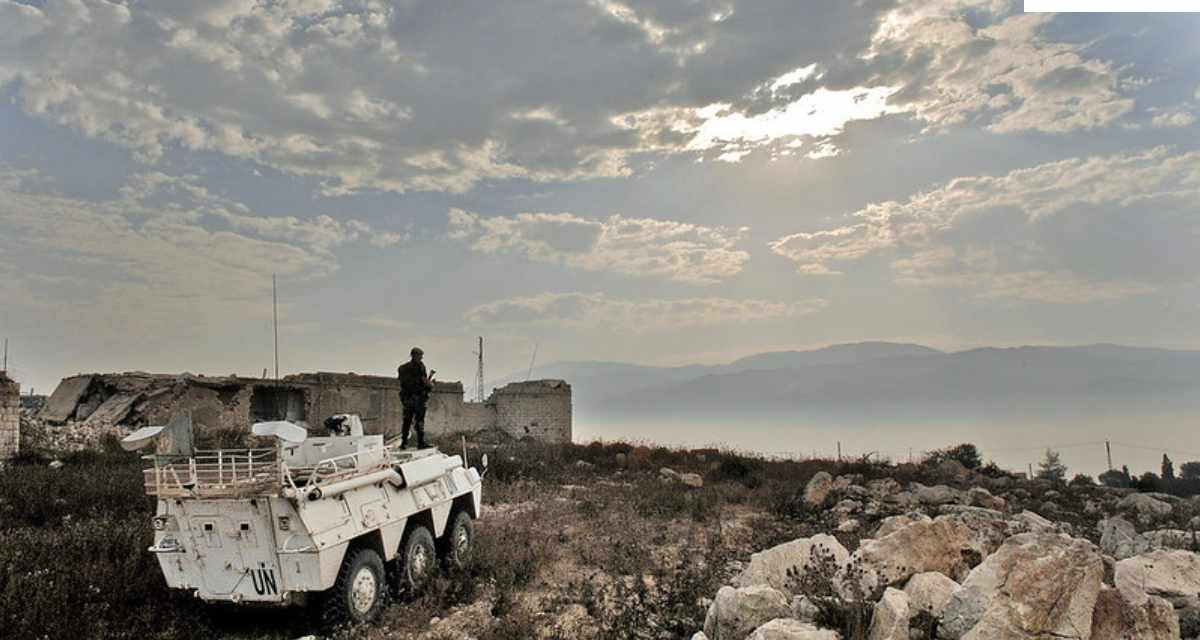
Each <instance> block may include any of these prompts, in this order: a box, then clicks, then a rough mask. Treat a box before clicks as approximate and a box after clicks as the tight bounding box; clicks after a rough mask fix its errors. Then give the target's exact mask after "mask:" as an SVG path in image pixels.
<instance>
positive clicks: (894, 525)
mask: <svg viewBox="0 0 1200 640" xmlns="http://www.w3.org/2000/svg"><path fill="white" fill-rule="evenodd" d="M914 522H933V518H930V517H929V516H927V515H925V514H923V513H905V514H903V515H898V516H889V517H887V518H884V519H883V520H882V521H881V522H880V523H879V528H878V529H877V530H876V531H875V537H876V538H882V537H884V536H887V535H890V534H892V533H895V532H897V531H899V530H900V529H903V528H904V527H907V526H908V525H910V524H912V523H914Z"/></svg>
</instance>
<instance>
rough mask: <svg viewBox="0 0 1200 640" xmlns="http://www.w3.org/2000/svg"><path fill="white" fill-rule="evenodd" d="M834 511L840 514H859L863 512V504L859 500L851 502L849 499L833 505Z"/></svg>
mask: <svg viewBox="0 0 1200 640" xmlns="http://www.w3.org/2000/svg"><path fill="white" fill-rule="evenodd" d="M833 510H834V511H837V512H839V513H858V512H859V511H862V503H861V502H859V501H858V500H850V499H849V498H847V499H846V500H842V501H841V502H838V503H837V504H835V505H833Z"/></svg>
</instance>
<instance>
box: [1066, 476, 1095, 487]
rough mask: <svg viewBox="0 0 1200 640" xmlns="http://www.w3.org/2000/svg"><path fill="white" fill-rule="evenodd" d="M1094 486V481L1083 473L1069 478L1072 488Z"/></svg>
mask: <svg viewBox="0 0 1200 640" xmlns="http://www.w3.org/2000/svg"><path fill="white" fill-rule="evenodd" d="M1094 484H1096V481H1095V480H1092V477H1091V476H1089V475H1087V474H1083V473H1077V474H1075V477H1074V478H1071V482H1070V485H1071V486H1072V487H1090V486H1092V485H1094Z"/></svg>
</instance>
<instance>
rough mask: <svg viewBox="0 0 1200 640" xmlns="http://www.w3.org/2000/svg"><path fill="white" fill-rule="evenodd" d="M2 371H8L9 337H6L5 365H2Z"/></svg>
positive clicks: (0, 368)
mask: <svg viewBox="0 0 1200 640" xmlns="http://www.w3.org/2000/svg"><path fill="white" fill-rule="evenodd" d="M0 371H4V372H7V371H8V338H5V339H4V366H2V367H0Z"/></svg>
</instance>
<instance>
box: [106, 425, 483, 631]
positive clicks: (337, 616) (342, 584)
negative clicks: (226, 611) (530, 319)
mask: <svg viewBox="0 0 1200 640" xmlns="http://www.w3.org/2000/svg"><path fill="white" fill-rule="evenodd" d="M326 426H327V427H329V428H330V435H328V436H318V437H312V436H309V435H308V432H307V431H306V430H305V429H304V428H302V427H300V426H297V425H295V424H292V423H289V422H266V423H258V424H255V425H254V426H253V427H252V432H253V433H254V435H256V436H259V437H260V438H269V439H273V440H274V446H273V447H267V448H259V449H237V450H230V449H222V450H209V451H203V450H196V451H193V450H192V449H191V424H190V419H188V418H180V419H177V420H175V421H173V422H172V424H171V425H168V426H167V427H145V428H143V429H140V430H138V431H136V432H134V433H133V434H130V435H129V436H128V437H126V438H125V440H124V441H123V444H124V445H125V447H126V448H127V449H131V450H133V449H139V448H143V447H147V446H148V445H150V444H152V443H156V444H157V452H156V453H155V454H152V455H147V456H145V458H146V459H147V460H149V461H151V462H152V464H151V466H150V467H149V468H148V469H146V470H145V489H146V493H147V494H148V495H152V496H154V497H155V498H157V500H158V508H157V511H156V514H155V516H154V520H153V526H154V546H152V547H150V549H149V550H150V552H152V553H154V554H155V555H156V556H157V557H158V563H159V566H160V567H161V568H162V572H163V575H164V576H165V577H166V581H167V585H168V586H170V587H172V588H175V589H190V590H193V591H194V592H195V595H196V597H198V598H200V599H202V600H205V601H210V602H232V603H245V604H249V603H257V604H275V605H288V604H304V603H310V604H316V605H318V606H319V607H320V609H319V611H320V614H321V617H322V619H323V621H324V622H326V623H329V624H338V623H342V622H350V623H357V622H365V621H370V620H372V619H373V618H375V617H376V616H377V615H378V613H379V611H380V609H381V607H382V603H383V600H384V596H385V594H386V593H387V591H388V590H390V591H391V592H392V593H394V594H402V593H404V592H418V591H420V590H421V588H422V587H423V586H424V585H425V583H426V582H427V580H428V579H429V577H430V576H431V573H432V572H433V571H434V570H435V569H436V567H437V565H438V564H439V560H440V561H441V563H442V564H443V565H453V564H457V565H461V564H462V563H464V562H465V561H466V559H467V557H468V555H469V554H470V551H471V547H472V543H473V536H474V528H473V525H472V521H473V520H474V519H475V518H476V517H478V515H479V513H480V507H481V502H480V500H481V476H482V473H481V471H480V470H478V469H476V468H473V467H467V466H466V464H465V462H464V457H465V450H464V453H463V456H458V455H446V454H444V453H442V452H440V451H438V450H437V449H435V448H429V449H420V450H415V451H413V450H400V449H398V448H397V447H395V446H393V445H390V444H385V443H384V440H383V436H380V435H364V434H363V429H362V422H361V421H360V420H359V418H358V416H355V415H342V416H334V417H333V418H331V419H330V420H329V421H327V424H326ZM482 466H483V468H484V470H485V471H486V467H487V458H486V456H485V457H484V458H483V460H482ZM389 588H390V589H389Z"/></svg>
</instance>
